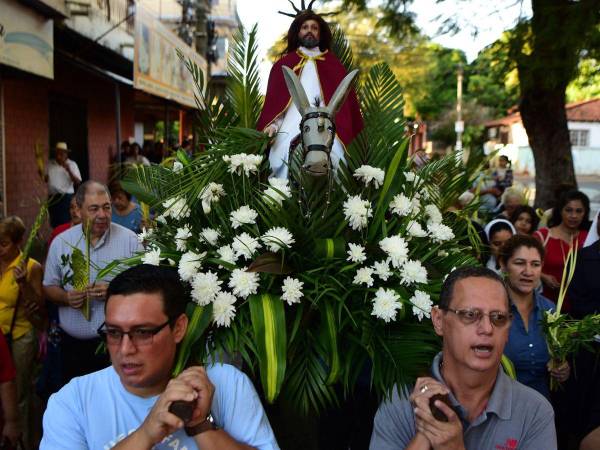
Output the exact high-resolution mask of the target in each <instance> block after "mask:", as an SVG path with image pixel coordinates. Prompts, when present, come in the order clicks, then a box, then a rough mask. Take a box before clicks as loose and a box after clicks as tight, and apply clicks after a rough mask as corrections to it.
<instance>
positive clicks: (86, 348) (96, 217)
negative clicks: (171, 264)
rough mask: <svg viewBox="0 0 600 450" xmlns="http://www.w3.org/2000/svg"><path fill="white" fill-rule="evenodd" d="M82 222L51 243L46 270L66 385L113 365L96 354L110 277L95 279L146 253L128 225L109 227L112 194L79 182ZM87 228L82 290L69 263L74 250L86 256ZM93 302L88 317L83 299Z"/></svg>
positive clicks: (77, 198)
mask: <svg viewBox="0 0 600 450" xmlns="http://www.w3.org/2000/svg"><path fill="white" fill-rule="evenodd" d="M75 201H76V203H77V206H78V208H79V210H80V214H81V219H82V223H81V224H79V225H75V226H73V227H71V228H70V229H68V230H66V231H64V232H63V233H61V234H60V235H58V236H57V237H56V238H55V239H54V240H53V241H52V244H51V245H50V249H49V251H48V258H47V260H46V266H45V270H44V281H43V285H44V293H45V294H46V296H47V297H48V298H49V299H50V301H52V302H53V303H54V304H55V305H57V307H58V321H59V326H60V329H61V330H62V333H61V340H60V348H61V352H60V353H61V361H60V362H61V371H62V377H61V378H62V384H61V385H64V384H65V383H67V382H68V381H69V380H70V379H71V378H73V377H75V376H80V375H85V374H88V373H91V372H94V371H96V370H99V369H102V368H104V367H106V366H108V365H109V364H110V362H109V360H108V357H107V355H106V353H105V352H98V351H97V349H98V346H99V344H100V342H101V341H100V339H99V338H98V334H97V332H96V330H97V329H98V327H99V326H100V324H102V322H104V301H105V300H106V289H107V287H108V281H110V278H111V277H106V278H105V279H103V280H98V279H96V274H97V273H98V271H99V270H100V269H103V268H104V267H105V266H106V265H107V264H109V263H111V262H112V261H114V260H115V259H120V258H129V257H131V256H133V255H134V254H135V253H136V252H137V251H141V250H143V247H142V245H141V244H140V243H139V242H138V240H137V236H136V235H135V233H133V232H132V231H130V230H128V229H127V228H125V227H122V226H120V225H117V224H113V223H111V216H112V209H111V203H110V194H109V191H108V189H107V187H106V186H104V185H103V184H100V183H98V182H96V181H86V182H85V183H83V184H81V185H80V186H79V188H78V189H77V192H76V194H75ZM85 227H89V232H90V262H91V264H90V280H89V281H90V284H89V285H88V287H87V288H86V289H84V290H76V289H74V288H73V286H72V284H71V283H72V280H71V275H72V270H71V267H70V264H69V263H68V259H69V258H70V257H71V255H72V253H73V249H74V248H78V249H80V250H81V251H82V253H83V254H84V255H85V254H86V251H87V248H86V247H87V246H86V237H85ZM86 298H88V299H89V300H90V318H89V320H87V319H86V318H85V317H84V315H83V313H82V310H81V308H82V306H83V303H84V300H85V299H86Z"/></svg>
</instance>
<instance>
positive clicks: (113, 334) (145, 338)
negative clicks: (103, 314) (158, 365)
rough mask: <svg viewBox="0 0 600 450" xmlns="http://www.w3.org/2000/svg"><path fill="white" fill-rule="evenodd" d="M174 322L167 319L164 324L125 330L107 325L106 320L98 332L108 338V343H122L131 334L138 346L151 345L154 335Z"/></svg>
mask: <svg viewBox="0 0 600 450" xmlns="http://www.w3.org/2000/svg"><path fill="white" fill-rule="evenodd" d="M172 322H173V320H172V319H169V320H167V321H166V322H165V323H163V324H162V325H159V326H157V327H154V328H134V329H133V330H129V331H123V330H121V329H119V328H113V327H107V326H106V322H104V323H103V324H102V325H100V327H99V328H98V330H97V332H98V334H99V335H100V336H101V337H102V338H104V339H106V344H107V345H120V344H121V341H122V340H123V336H125V335H127V336H129V340H130V341H131V342H132V344H133V345H135V346H136V347H139V346H144V345H150V344H152V342H153V340H154V336H155V335H157V334H158V333H160V331H161V330H162V329H163V328H165V327H166V326H167V325H170V324H171V323H172Z"/></svg>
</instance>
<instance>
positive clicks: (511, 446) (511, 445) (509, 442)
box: [495, 438, 519, 450]
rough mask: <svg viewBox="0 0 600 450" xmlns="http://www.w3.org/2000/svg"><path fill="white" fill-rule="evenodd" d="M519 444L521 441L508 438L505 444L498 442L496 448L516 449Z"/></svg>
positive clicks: (504, 449) (497, 449)
mask: <svg viewBox="0 0 600 450" xmlns="http://www.w3.org/2000/svg"><path fill="white" fill-rule="evenodd" d="M518 444H519V441H517V440H516V439H511V438H508V439H507V440H506V443H505V444H504V445H501V444H498V445H496V447H495V448H496V450H516V449H517V445H518Z"/></svg>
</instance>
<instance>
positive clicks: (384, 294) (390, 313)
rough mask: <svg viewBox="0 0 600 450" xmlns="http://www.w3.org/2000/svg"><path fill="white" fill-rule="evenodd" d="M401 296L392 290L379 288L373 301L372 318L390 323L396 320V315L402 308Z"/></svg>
mask: <svg viewBox="0 0 600 450" xmlns="http://www.w3.org/2000/svg"><path fill="white" fill-rule="evenodd" d="M398 300H400V296H399V295H398V294H396V292H394V291H393V290H391V289H384V288H379V289H378V290H377V292H376V293H375V298H374V299H373V312H371V315H372V316H375V317H377V318H379V319H382V320H384V321H385V322H386V323H388V322H389V321H390V320H396V313H397V311H398V310H399V309H401V308H402V303H400V302H399V301H398Z"/></svg>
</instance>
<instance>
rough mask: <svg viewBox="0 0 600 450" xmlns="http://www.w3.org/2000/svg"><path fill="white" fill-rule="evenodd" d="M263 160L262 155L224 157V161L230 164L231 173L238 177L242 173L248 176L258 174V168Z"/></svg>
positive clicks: (238, 154) (242, 154) (239, 154)
mask: <svg viewBox="0 0 600 450" xmlns="http://www.w3.org/2000/svg"><path fill="white" fill-rule="evenodd" d="M262 160H263V157H262V155H248V154H246V153H237V154H235V155H231V156H229V155H226V156H223V161H225V162H226V163H227V164H229V172H231V173H236V174H238V175H241V174H242V172H244V174H246V176H248V175H250V173H256V172H258V166H259V165H260V163H261V162H262Z"/></svg>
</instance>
